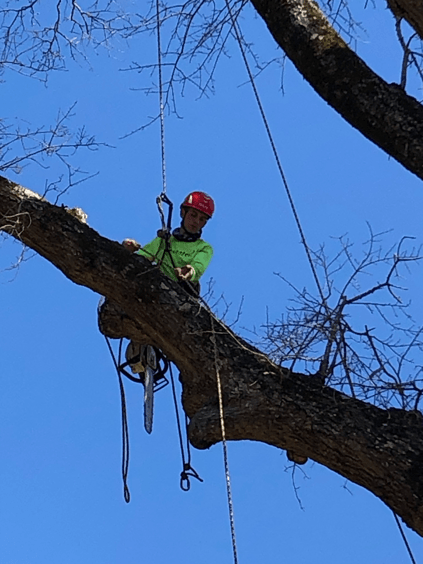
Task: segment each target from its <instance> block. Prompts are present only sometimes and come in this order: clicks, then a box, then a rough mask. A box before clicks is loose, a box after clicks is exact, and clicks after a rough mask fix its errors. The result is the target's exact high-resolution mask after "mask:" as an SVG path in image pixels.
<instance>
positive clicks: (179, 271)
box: [175, 264, 195, 280]
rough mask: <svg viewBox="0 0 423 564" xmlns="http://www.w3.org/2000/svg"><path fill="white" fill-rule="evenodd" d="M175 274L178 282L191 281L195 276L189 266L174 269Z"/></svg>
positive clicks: (192, 268)
mask: <svg viewBox="0 0 423 564" xmlns="http://www.w3.org/2000/svg"><path fill="white" fill-rule="evenodd" d="M175 274H176V277H177V279H178V280H191V278H193V277H194V276H195V269H194V267H193V266H191V265H190V264H187V265H186V266H183V267H182V268H175Z"/></svg>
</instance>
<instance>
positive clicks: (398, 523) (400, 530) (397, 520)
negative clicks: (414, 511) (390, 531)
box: [392, 511, 417, 564]
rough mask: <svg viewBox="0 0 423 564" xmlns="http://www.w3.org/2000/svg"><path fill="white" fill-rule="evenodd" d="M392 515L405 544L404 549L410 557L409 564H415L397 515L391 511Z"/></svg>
mask: <svg viewBox="0 0 423 564" xmlns="http://www.w3.org/2000/svg"><path fill="white" fill-rule="evenodd" d="M392 513H393V515H394V518H395V521H396V523H397V525H398V529H399V532H400V533H401V537H402V540H403V541H404V544H405V547H406V549H407V552H408V555H409V556H410V560H411V562H412V563H413V564H417V563H416V561H415V559H414V556H413V552H412V551H411V547H410V545H409V544H408V541H407V537H406V536H405V533H404V531H403V529H402V526H401V523H400V520H399V519H398V515H397V514H396V513H395V512H394V511H392Z"/></svg>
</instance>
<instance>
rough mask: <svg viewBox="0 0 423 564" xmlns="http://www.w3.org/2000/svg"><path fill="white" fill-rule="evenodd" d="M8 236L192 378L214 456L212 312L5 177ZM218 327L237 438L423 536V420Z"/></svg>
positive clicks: (117, 327)
mask: <svg viewBox="0 0 423 564" xmlns="http://www.w3.org/2000/svg"><path fill="white" fill-rule="evenodd" d="M0 230H3V231H6V232H7V233H11V234H12V235H13V236H15V237H16V238H17V239H19V240H21V241H22V242H23V243H24V244H25V245H28V246H29V247H31V248H32V249H34V250H35V251H37V252H38V253H40V254H41V255H42V256H43V257H45V258H46V259H47V260H48V261H49V262H51V263H52V264H54V265H55V266H56V267H57V268H59V269H60V270H61V271H62V272H63V273H64V274H65V276H66V277H67V278H69V279H70V280H72V281H73V282H75V283H76V284H80V285H83V286H86V287H87V288H90V289H91V290H93V291H95V292H97V293H99V294H102V295H105V296H107V298H109V299H110V300H111V301H112V302H114V303H115V304H117V305H116V307H118V308H121V309H122V310H123V311H125V312H129V315H126V314H124V315H120V313H118V314H116V311H118V312H119V311H120V310H119V309H118V310H116V308H115V309H114V312H113V307H110V312H109V315H105V316H104V318H103V321H104V323H105V325H106V326H107V327H105V328H103V330H106V331H107V332H108V333H109V334H111V335H112V336H115V337H117V336H126V337H128V338H133V339H134V340H138V341H140V340H141V341H142V340H144V339H145V338H147V339H148V340H149V342H150V343H151V344H154V345H157V346H158V347H160V348H161V349H162V350H163V351H164V353H165V354H166V355H167V356H168V358H169V359H170V360H172V361H173V362H174V363H175V364H176V365H177V366H178V368H179V370H180V372H181V381H182V384H183V404H184V408H185V410H186V413H187V414H188V416H189V417H190V418H191V423H190V440H191V442H192V444H193V445H194V446H195V447H197V448H200V449H204V448H208V447H210V446H211V445H212V444H214V443H216V442H218V441H219V440H220V439H221V434H220V426H219V410H218V401H217V390H216V372H215V360H216V359H215V354H214V342H213V331H212V316H211V314H210V312H209V311H208V310H207V309H206V308H205V307H202V306H201V305H200V304H199V303H198V302H197V301H196V300H194V299H193V298H191V297H190V296H188V295H187V294H186V293H185V292H184V291H183V289H182V288H180V287H179V286H178V284H177V283H175V282H173V281H171V280H169V279H167V278H166V277H165V276H164V275H163V274H162V273H161V272H160V271H159V270H158V269H157V268H156V267H154V266H152V265H151V264H150V263H149V262H148V261H147V260H145V259H143V258H142V257H136V256H134V255H131V254H130V253H129V252H128V251H126V250H125V249H124V248H123V247H122V245H120V244H119V243H117V242H114V241H110V240H108V239H105V238H104V237H102V236H100V235H99V234H98V233H97V232H96V231H94V230H93V229H91V228H90V227H89V226H87V225H85V224H84V223H81V222H80V221H79V220H78V219H77V218H75V217H73V216H72V215H70V214H69V213H68V212H67V211H66V209H64V208H62V207H58V206H54V205H51V204H49V203H48V202H46V201H44V200H43V199H41V198H40V197H39V196H38V195H36V194H35V193H33V192H31V191H29V190H26V189H24V188H21V187H19V186H17V185H16V184H14V183H12V182H9V181H8V180H6V179H4V178H1V177H0ZM93 314H94V312H93ZM214 324H215V338H216V343H217V349H218V359H217V364H218V366H219V370H220V374H221V379H222V383H223V392H224V404H225V425H226V434H227V438H228V439H230V440H245V439H249V440H255V441H262V442H265V443H267V444H269V445H273V446H276V447H277V448H283V449H290V450H293V451H294V452H297V453H299V454H301V455H304V456H308V457H310V458H312V459H313V460H316V461H317V462H319V463H320V464H323V465H325V466H327V467H328V468H330V469H332V470H333V471H335V472H337V473H339V474H341V475H342V476H345V477H346V478H347V479H348V480H351V481H353V482H355V483H357V484H360V485H362V486H363V487H365V488H367V489H368V490H369V491H372V492H373V493H374V494H375V495H376V496H378V497H379V498H380V499H381V500H382V501H384V503H386V504H387V505H388V506H389V507H390V508H391V509H392V510H393V511H395V512H396V513H397V514H398V515H400V516H401V517H402V518H403V520H404V521H405V522H406V523H407V524H408V525H409V526H410V527H411V528H413V529H414V530H415V531H417V532H418V533H420V534H421V535H423V472H422V463H423V429H422V416H421V414H420V413H417V412H403V411H399V410H388V411H384V410H382V409H379V408H377V407H374V406H372V405H369V404H366V403H364V402H361V401H359V400H355V399H352V398H350V397H347V396H345V395H343V394H341V393H339V392H338V391H336V390H334V389H331V388H328V387H325V386H323V385H322V384H321V383H320V382H319V380H317V379H316V378H313V377H310V376H306V375H303V374H290V373H288V371H287V370H286V369H284V368H281V367H279V366H277V365H275V364H274V363H272V362H271V361H270V360H269V359H268V358H267V357H266V356H265V355H264V354H262V353H261V352H260V351H259V350H257V349H255V348H254V347H252V346H251V345H249V344H248V343H246V342H245V341H243V340H242V339H241V338H240V337H238V336H237V335H235V334H234V333H233V332H232V331H231V330H230V329H229V328H227V327H225V326H224V325H223V324H222V323H220V322H218V321H217V320H216V321H215V322H214Z"/></svg>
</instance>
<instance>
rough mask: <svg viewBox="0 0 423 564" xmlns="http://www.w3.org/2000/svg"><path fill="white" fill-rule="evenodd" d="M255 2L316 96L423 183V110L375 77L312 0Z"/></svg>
mask: <svg viewBox="0 0 423 564" xmlns="http://www.w3.org/2000/svg"><path fill="white" fill-rule="evenodd" d="M251 1H252V3H253V5H254V7H255V8H256V10H257V12H258V13H259V14H260V15H261V17H262V18H263V20H264V21H265V23H266V24H267V26H268V28H269V31H270V33H271V34H272V36H273V38H274V39H275V41H276V42H277V43H278V45H279V46H280V47H281V48H282V49H283V50H284V51H285V53H286V54H287V56H288V57H289V58H290V59H291V61H292V62H293V63H294V65H295V66H296V68H297V69H298V71H299V72H300V73H301V74H302V75H303V76H304V78H305V79H306V80H307V81H308V82H309V83H310V85H311V86H312V87H313V88H314V89H315V90H316V92H317V93H318V94H319V95H320V96H321V97H322V98H323V99H324V100H326V102H327V103H328V104H329V105H330V106H332V107H333V108H334V109H335V110H336V111H337V112H338V113H339V114H340V115H341V116H342V117H343V118H344V119H345V120H346V121H347V122H348V123H350V124H351V125H352V126H353V127H355V128H356V129H358V130H359V131H360V132H361V133H362V134H363V135H364V136H365V137H367V138H368V139H369V140H370V141H372V142H373V143H375V144H376V145H377V146H378V147H380V148H381V149H382V150H383V151H385V152H386V153H387V154H388V155H391V156H392V157H393V158H395V159H396V160H397V161H398V162H400V163H401V164H402V165H403V166H404V167H405V168H407V169H408V170H409V171H411V172H413V173H414V174H416V175H417V176H418V177H419V178H422V179H423V106H422V105H421V104H420V103H419V102H417V100H415V99H414V98H412V97H411V96H409V95H408V94H406V93H405V92H404V90H403V89H402V88H401V87H400V86H399V85H398V84H388V83H387V82H385V81H384V80H382V79H381V78H380V77H379V76H378V75H377V74H376V73H374V72H373V71H372V70H371V69H370V68H369V67H368V66H367V65H366V63H364V61H363V60H362V59H360V57H359V56H358V55H357V54H356V53H354V51H352V50H351V49H350V48H349V47H348V45H347V44H346V43H345V41H344V40H343V39H342V38H341V37H340V35H338V34H337V33H336V31H335V30H334V29H333V27H332V26H331V25H330V24H329V22H328V20H327V19H326V17H325V15H324V14H323V12H322V11H321V10H320V8H319V7H318V5H317V4H316V3H315V2H313V1H312V0H251ZM403 1H404V2H405V0H403ZM420 3H421V0H420Z"/></svg>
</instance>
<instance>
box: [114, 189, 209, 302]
mask: <svg viewBox="0 0 423 564" xmlns="http://www.w3.org/2000/svg"><path fill="white" fill-rule="evenodd" d="M214 207H215V206H214V202H213V200H212V198H211V197H210V196H209V195H208V194H206V193H205V192H197V191H196V192H191V193H190V194H188V196H187V197H186V198H185V200H184V201H183V202H182V204H181V208H180V210H181V218H182V221H181V226H180V227H178V228H177V229H175V230H174V231H173V233H172V235H171V236H170V238H169V241H166V240H165V239H164V238H163V237H160V236H158V237H156V238H155V239H153V240H152V241H151V242H150V243H148V244H147V245H144V247H141V245H140V244H139V243H137V242H136V241H134V240H133V239H125V240H124V241H123V245H124V247H125V248H126V249H128V250H129V251H135V252H136V253H137V254H139V255H142V256H144V257H146V258H147V259H149V260H151V261H154V262H156V263H157V264H158V265H159V266H160V269H161V270H162V272H163V273H164V274H166V276H169V278H171V279H172V280H177V281H180V282H187V281H189V282H190V283H191V284H190V287H191V288H193V289H194V292H196V293H197V294H198V293H199V280H200V278H201V276H202V275H203V274H204V272H205V270H206V268H207V267H208V265H209V263H210V260H211V258H212V256H213V249H212V247H211V245H209V243H207V242H206V241H204V240H203V239H201V234H202V230H203V228H204V227H205V225H206V224H207V222H208V220H209V219H210V218H211V217H212V216H213V213H214Z"/></svg>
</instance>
